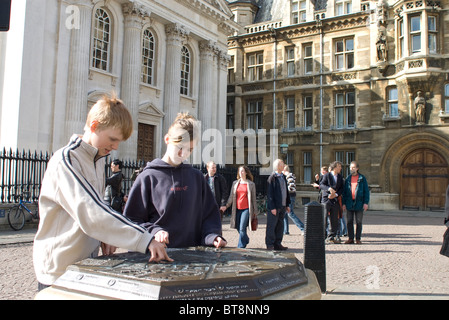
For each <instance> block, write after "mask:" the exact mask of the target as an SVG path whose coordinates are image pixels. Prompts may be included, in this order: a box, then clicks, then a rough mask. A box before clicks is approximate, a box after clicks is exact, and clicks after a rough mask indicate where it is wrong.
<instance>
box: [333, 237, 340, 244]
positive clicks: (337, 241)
mask: <svg viewBox="0 0 449 320" xmlns="http://www.w3.org/2000/svg"><path fill="white" fill-rule="evenodd" d="M334 243H336V244H340V243H341V239H340V237H339V236H337V237H336V238H335V240H334Z"/></svg>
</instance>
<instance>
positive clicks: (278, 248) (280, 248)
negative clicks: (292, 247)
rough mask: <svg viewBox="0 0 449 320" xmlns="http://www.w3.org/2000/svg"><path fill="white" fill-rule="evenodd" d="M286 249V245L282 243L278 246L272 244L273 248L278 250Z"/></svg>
mask: <svg viewBox="0 0 449 320" xmlns="http://www.w3.org/2000/svg"><path fill="white" fill-rule="evenodd" d="M287 249H288V247H284V246H283V245H282V244H280V245H278V246H274V250H278V251H285V250H287Z"/></svg>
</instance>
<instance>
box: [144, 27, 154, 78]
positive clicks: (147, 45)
mask: <svg viewBox="0 0 449 320" xmlns="http://www.w3.org/2000/svg"><path fill="white" fill-rule="evenodd" d="M153 64H154V37H153V34H152V33H151V31H150V30H149V29H146V30H145V31H144V32H143V39H142V75H141V81H142V82H143V83H146V84H153V77H154V69H153Z"/></svg>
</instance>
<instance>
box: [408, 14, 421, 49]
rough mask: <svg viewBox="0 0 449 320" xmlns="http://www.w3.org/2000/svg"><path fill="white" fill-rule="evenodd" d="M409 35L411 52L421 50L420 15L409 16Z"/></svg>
mask: <svg viewBox="0 0 449 320" xmlns="http://www.w3.org/2000/svg"><path fill="white" fill-rule="evenodd" d="M410 37H411V46H412V47H411V48H412V53H415V52H421V16H414V17H411V18H410Z"/></svg>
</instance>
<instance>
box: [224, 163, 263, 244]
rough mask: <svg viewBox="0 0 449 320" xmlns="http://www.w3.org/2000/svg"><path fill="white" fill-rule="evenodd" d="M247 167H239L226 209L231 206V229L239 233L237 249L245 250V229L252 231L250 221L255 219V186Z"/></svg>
mask: <svg viewBox="0 0 449 320" xmlns="http://www.w3.org/2000/svg"><path fill="white" fill-rule="evenodd" d="M253 180H254V178H253V175H252V174H251V171H250V170H249V168H248V167H247V166H240V167H239V168H238V171H237V180H235V181H234V182H233V183H232V187H231V192H230V195H229V198H228V201H227V203H226V208H229V207H230V206H232V213H231V228H234V229H237V230H238V232H239V242H238V245H237V246H238V248H246V246H247V245H248V243H249V237H248V233H247V231H246V230H247V228H248V226H249V229H250V230H251V231H255V230H252V224H251V223H250V221H252V219H255V218H256V217H257V214H258V212H257V202H256V184H255V183H254V182H253Z"/></svg>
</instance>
